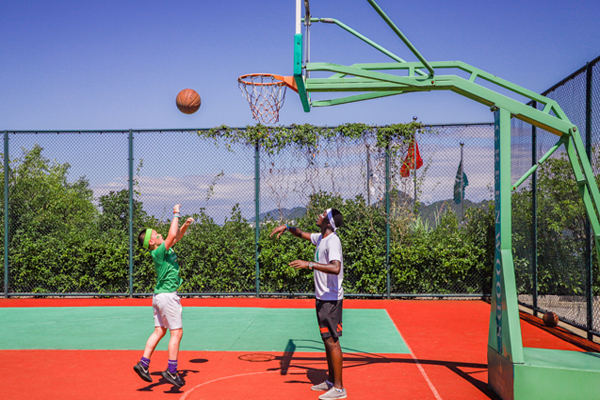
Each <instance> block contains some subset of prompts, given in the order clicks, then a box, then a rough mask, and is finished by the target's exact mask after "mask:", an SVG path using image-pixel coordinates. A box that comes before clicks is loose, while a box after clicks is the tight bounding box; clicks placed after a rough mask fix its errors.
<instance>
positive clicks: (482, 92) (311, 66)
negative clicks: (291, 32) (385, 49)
mask: <svg viewBox="0 0 600 400" xmlns="http://www.w3.org/2000/svg"><path fill="white" fill-rule="evenodd" d="M433 65H437V66H439V67H440V68H459V69H462V70H465V71H470V72H472V73H474V74H476V75H477V76H480V77H482V78H483V79H485V80H486V81H489V82H491V83H496V84H497V85H498V86H500V87H502V88H505V89H508V90H510V91H511V92H513V93H514V94H516V95H520V96H524V97H526V98H528V99H531V100H534V101H537V102H539V103H542V104H545V105H546V107H545V108H544V110H538V109H535V108H532V107H529V106H528V105H526V104H523V103H521V102H520V101H517V100H515V99H513V98H511V97H508V96H506V95H503V94H500V93H498V92H496V91H494V90H492V89H489V88H487V87H484V86H481V85H478V84H477V83H475V82H474V81H473V79H472V77H471V78H470V79H469V80H467V79H464V78H461V77H459V76H456V75H437V76H435V77H434V78H425V77H421V76H398V75H392V74H388V73H383V72H379V71H375V70H374V69H375V68H378V69H379V68H380V67H385V68H387V69H390V70H391V69H393V70H415V69H417V68H418V67H419V66H420V67H422V64H420V63H404V64H401V63H396V64H389V63H388V64H376V65H373V66H372V67H371V68H364V67H363V66H360V67H359V66H356V65H354V66H344V65H339V64H332V63H308V64H307V65H306V70H307V71H326V72H333V73H335V74H337V75H335V77H334V78H325V79H323V78H321V79H314V78H309V79H306V80H305V84H306V90H307V92H309V93H310V92H313V91H315V92H317V91H318V92H343V91H361V89H360V86H361V85H362V86H364V90H365V91H373V90H374V89H373V87H377V88H378V89H377V90H383V88H385V86H386V85H387V87H388V89H391V90H394V89H396V90H398V89H400V88H402V87H410V90H407V89H408V88H407V89H403V90H402V91H401V93H406V92H408V91H422V92H426V91H433V90H449V91H452V92H455V93H458V94H460V95H461V96H464V97H467V98H470V99H472V100H474V101H477V102H478V103H481V104H484V105H486V106H488V107H492V106H495V107H498V108H502V109H505V110H508V111H510V112H511V114H513V116H514V117H515V118H517V119H520V120H522V121H525V122H527V123H530V124H532V125H534V126H537V127H539V128H541V129H544V130H546V131H548V132H552V133H554V134H556V135H559V136H560V135H563V134H569V133H570V131H571V129H572V128H574V125H573V124H572V123H571V122H570V121H569V119H568V118H567V117H566V115H565V114H564V112H563V111H562V109H561V108H560V107H559V106H558V104H557V103H556V102H555V101H553V100H550V99H547V98H545V97H544V96H540V95H538V94H535V93H533V92H531V91H529V90H527V89H524V88H522V87H520V86H518V85H514V84H511V83H510V82H507V81H505V80H502V79H499V78H497V79H494V77H493V75H490V74H487V73H484V72H483V71H480V70H477V69H476V68H473V67H470V66H468V65H467V64H464V63H460V62H454V61H451V62H438V63H433ZM340 75H344V76H352V77H353V78H340V77H339V76H340ZM357 78H364V79H363V80H360V79H357ZM368 81H371V82H372V85H371V86H369V85H368V84H367V83H368ZM368 99H370V97H365V100H368ZM352 101H360V100H357V98H356V96H352ZM319 104H320V105H324V104H326V103H325V102H323V101H320V102H319ZM331 104H332V105H333V104H343V101H342V100H340V99H336V101H335V102H332V103H331ZM550 111H553V112H554V114H555V115H556V116H554V115H550V114H549V112H550Z"/></svg>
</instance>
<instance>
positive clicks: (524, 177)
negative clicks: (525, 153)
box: [512, 136, 567, 190]
mask: <svg viewBox="0 0 600 400" xmlns="http://www.w3.org/2000/svg"><path fill="white" fill-rule="evenodd" d="M566 137H567V136H561V138H560V139H558V142H556V144H555V145H554V146H552V147H551V148H550V150H548V152H547V153H546V154H544V155H543V156H542V158H540V159H539V161H537V162H536V164H535V165H533V166H532V167H531V168H529V171H527V172H526V173H525V175H523V176H522V177H520V178H519V180H518V181H517V182H515V184H514V185H513V188H512V190H517V188H518V187H519V186H521V184H522V183H523V182H525V180H527V178H529V177H530V176H531V174H533V173H534V172H535V171H537V169H538V167H539V166H540V165H542V164H543V163H544V162H545V161H546V160H547V159H548V158H549V157H550V156H551V155H552V154H554V152H555V151H556V150H558V149H559V148H560V146H562V145H563V144H565V142H566V140H565V138H566Z"/></svg>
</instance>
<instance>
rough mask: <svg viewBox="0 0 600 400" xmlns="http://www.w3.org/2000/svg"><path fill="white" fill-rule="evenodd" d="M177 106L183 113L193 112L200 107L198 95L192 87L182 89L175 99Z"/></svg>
mask: <svg viewBox="0 0 600 400" xmlns="http://www.w3.org/2000/svg"><path fill="white" fill-rule="evenodd" d="M175 103H177V108H179V111H181V112H182V113H184V114H193V113H195V112H196V111H198V109H199V108H200V103H201V100H200V95H198V93H197V92H196V91H195V90H193V89H183V90H182V91H181V92H179V94H177V98H176V99H175Z"/></svg>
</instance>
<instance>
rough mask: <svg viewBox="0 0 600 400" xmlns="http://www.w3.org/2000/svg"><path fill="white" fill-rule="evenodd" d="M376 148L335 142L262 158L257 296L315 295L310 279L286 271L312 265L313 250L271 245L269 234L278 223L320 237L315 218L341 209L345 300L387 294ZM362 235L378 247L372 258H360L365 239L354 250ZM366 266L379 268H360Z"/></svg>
mask: <svg viewBox="0 0 600 400" xmlns="http://www.w3.org/2000/svg"><path fill="white" fill-rule="evenodd" d="M374 147H375V146H374V139H373V137H372V136H369V137H365V138H361V139H348V138H344V137H339V136H338V137H336V138H335V139H324V140H319V141H318V143H317V144H316V145H315V146H308V147H302V148H300V147H297V146H294V147H290V148H285V149H283V150H281V151H279V152H277V153H274V154H270V153H268V152H264V153H261V219H262V221H263V222H262V225H261V291H264V292H267V293H312V292H314V283H313V277H312V274H309V273H307V272H306V271H304V270H300V271H296V270H294V269H292V268H291V267H289V266H288V264H289V262H290V261H293V260H294V259H302V260H312V259H313V257H314V250H315V249H314V246H312V245H310V244H309V243H308V242H306V241H303V240H301V239H298V238H295V237H292V236H291V235H289V234H288V235H283V236H281V238H280V239H278V240H277V241H276V242H274V239H272V238H269V237H268V234H269V233H270V232H271V230H272V229H273V228H274V227H276V226H277V225H279V224H282V223H286V224H289V225H294V226H297V227H299V228H300V229H302V230H303V231H305V232H319V228H318V227H317V226H316V225H315V223H316V220H317V216H318V215H319V214H322V213H323V212H324V211H325V210H326V209H327V208H331V207H333V208H337V209H339V210H340V211H341V212H342V214H343V215H344V220H345V227H344V228H343V229H342V230H340V237H341V238H342V243H344V271H345V272H344V282H345V285H344V288H345V289H344V290H345V292H346V293H372V292H375V293H382V292H383V291H385V267H384V265H385V264H384V262H382V257H381V254H380V253H381V251H382V249H383V247H382V246H381V244H382V236H381V234H382V232H381V226H379V225H381V224H379V225H378V223H374V222H373V220H374V219H377V218H379V219H381V213H380V211H379V210H378V208H377V204H379V205H380V204H381V195H382V193H383V190H384V187H382V186H381V185H382V184H383V183H384V175H383V174H382V173H381V171H379V170H378V167H377V166H378V165H379V163H378V162H377V159H378V158H379V157H380V154H379V153H380V151H378V150H377V149H375V150H373V148H374ZM369 185H370V191H369V189H368V187H369ZM378 196H379V197H378ZM369 204H370V205H371V207H369ZM361 234H366V235H367V236H373V237H375V238H376V239H375V240H377V241H379V244H380V246H377V247H376V250H375V252H372V251H365V250H366V249H368V248H369V247H368V246H369V245H368V244H367V243H368V241H369V239H368V238H367V237H365V238H364V239H365V241H364V242H363V243H360V244H359V245H360V247H358V248H357V244H358V243H357V242H358V239H357V236H359V235H361ZM362 246H365V247H362ZM283 249H286V251H283ZM371 250H372V249H371ZM281 254H283V257H282V256H281ZM365 259H371V260H377V261H378V262H372V263H370V264H369V263H367V264H369V265H368V266H366V265H365ZM382 279H383V280H382Z"/></svg>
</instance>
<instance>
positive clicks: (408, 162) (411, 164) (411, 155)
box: [400, 140, 423, 178]
mask: <svg viewBox="0 0 600 400" xmlns="http://www.w3.org/2000/svg"><path fill="white" fill-rule="evenodd" d="M415 154H416V160H415ZM415 163H416V164H417V165H416V166H415ZM422 166H423V159H422V158H421V154H419V145H418V144H417V141H416V140H415V141H414V142H412V143H411V144H410V146H409V148H408V154H407V155H406V158H405V159H404V162H403V163H402V168H400V175H402V177H403V178H408V177H409V176H410V171H411V170H413V169H419V168H421V167H422Z"/></svg>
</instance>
